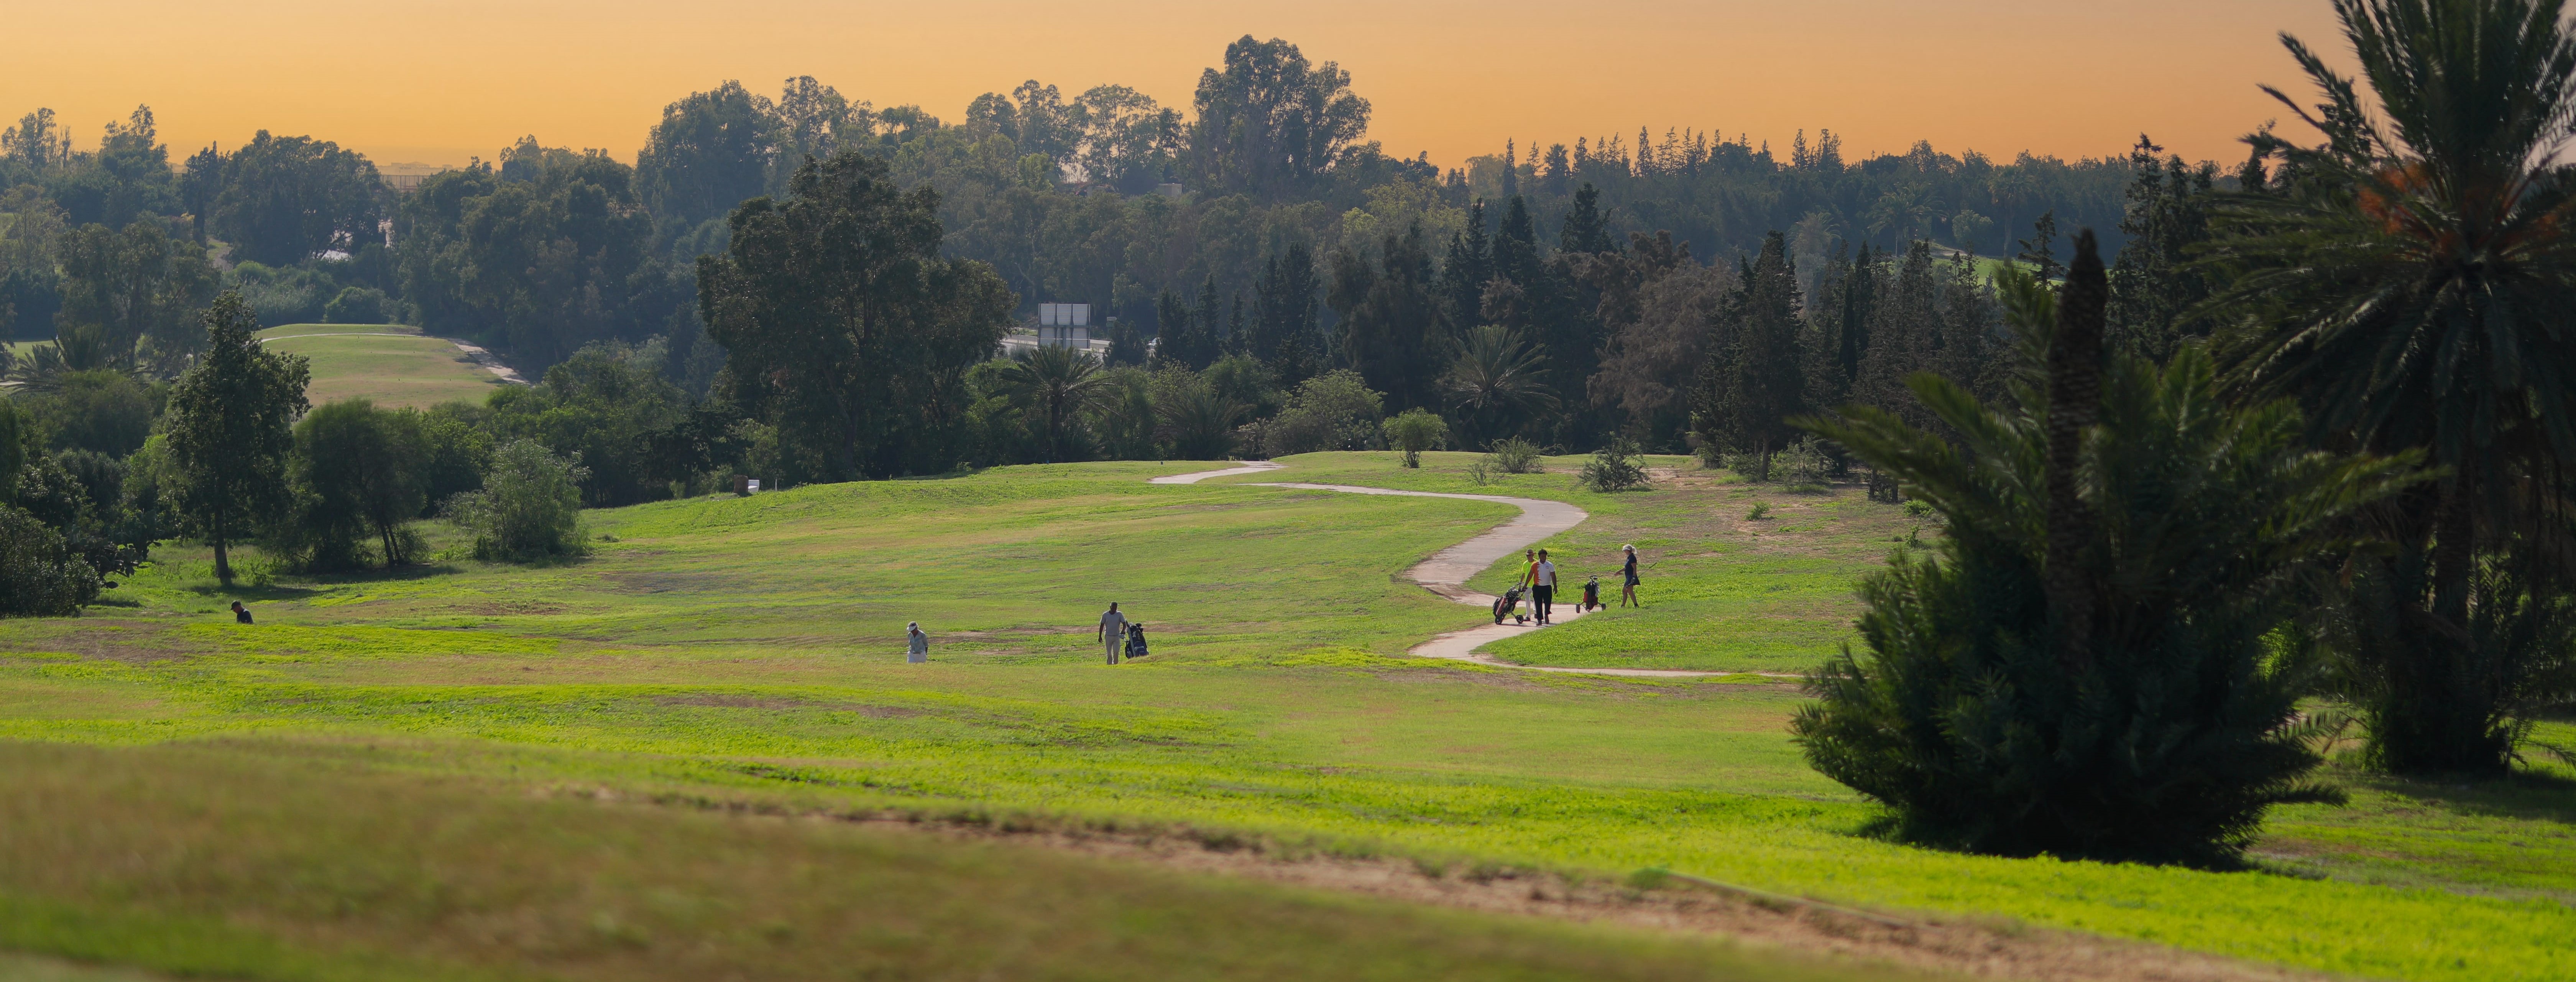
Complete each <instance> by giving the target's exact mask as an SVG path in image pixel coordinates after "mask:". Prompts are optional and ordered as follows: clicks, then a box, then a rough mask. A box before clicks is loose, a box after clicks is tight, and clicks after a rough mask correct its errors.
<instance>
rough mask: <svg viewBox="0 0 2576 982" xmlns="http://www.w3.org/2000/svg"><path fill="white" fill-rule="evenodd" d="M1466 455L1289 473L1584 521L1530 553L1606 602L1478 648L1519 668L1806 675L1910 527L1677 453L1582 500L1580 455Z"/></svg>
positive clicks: (1510, 572)
mask: <svg viewBox="0 0 2576 982" xmlns="http://www.w3.org/2000/svg"><path fill="white" fill-rule="evenodd" d="M1475 459H1476V455H1475V454H1467V453H1431V454H1424V455H1423V458H1422V467H1421V468H1420V469H1418V470H1408V469H1406V468H1404V467H1403V466H1401V463H1400V461H1399V459H1398V456H1397V455H1396V454H1394V453H1362V454H1319V455H1313V456H1312V457H1304V458H1289V463H1290V464H1291V465H1292V466H1293V467H1294V469H1295V473H1296V474H1297V477H1296V478H1295V480H1299V481H1308V482H1313V483H1345V484H1360V485H1373V486H1379V487H1401V488H1405V489H1408V490H1419V491H1448V492H1458V493H1466V494H1502V495H1514V496H1518V497H1529V498H1545V499H1553V500H1557V501H1566V502H1572V503H1574V504H1575V505H1577V506H1580V507H1581V508H1583V509H1584V510H1585V511H1587V512H1589V513H1590V514H1591V515H1592V517H1591V518H1590V519H1589V520H1587V521H1585V522H1584V523H1583V524H1582V525H1579V526H1576V527H1575V528H1574V529H1573V530H1572V531H1570V532H1567V533H1565V534H1563V535H1560V536H1557V537H1556V538H1553V539H1550V540H1548V541H1547V542H1544V543H1541V544H1540V545H1541V546H1542V547H1544V548H1546V549H1548V550H1550V552H1551V553H1552V556H1551V558H1553V559H1554V560H1555V561H1556V563H1557V567H1558V569H1559V574H1558V575H1559V577H1560V579H1561V580H1562V581H1563V582H1565V583H1567V584H1568V587H1569V592H1572V590H1574V589H1577V588H1579V587H1580V585H1581V584H1582V582H1583V580H1584V578H1585V577H1590V576H1598V577H1600V578H1601V599H1602V602H1603V603H1606V604H1609V605H1611V606H1610V608H1609V609H1608V610H1606V611H1603V612H1600V613H1597V614H1594V615H1592V616H1589V617H1585V618H1583V619H1582V620H1578V621H1572V622H1569V623H1567V624H1565V625H1564V626H1562V627H1558V628H1552V629H1550V630H1546V631H1537V632H1532V633H1529V634H1524V635H1521V636H1519V637H1515V638H1511V639H1508V640H1505V641H1502V642H1499V643H1496V644H1494V645H1492V646H1491V647H1489V648H1488V649H1487V652H1488V653H1489V654H1492V655H1494V656H1495V657H1498V658H1501V659H1503V660H1505V661H1511V662H1517V663H1520V664H1526V665H1558V666H1571V667H1579V668H1677V669H1698V670H1705V671H1743V672H1774V673H1797V672H1804V671H1806V670H1808V669H1810V668H1813V667H1815V666H1816V665H1818V664H1821V663H1822V662H1823V661H1824V660H1825V658H1826V657H1827V656H1829V655H1831V654H1833V653H1834V652H1835V651H1836V650H1838V649H1839V648H1840V647H1841V645H1842V643H1843V642H1844V641H1845V640H1846V639H1848V638H1850V637H1851V623H1852V619H1853V618H1854V617H1856V616H1858V614H1859V612H1860V602H1859V599H1858V598H1857V597H1856V596H1855V595H1854V594H1853V592H1852V582H1853V579H1854V577H1855V576H1856V575H1857V574H1858V573H1860V572H1862V571H1865V570H1867V569H1870V568H1872V567H1874V566H1877V565H1878V564H1879V563H1881V562H1882V561H1883V560H1884V558H1885V556H1886V554H1887V552H1888V550H1889V549H1890V548H1891V547H1893V546H1894V545H1895V540H1900V539H1903V538H1906V537H1907V536H1908V535H1912V534H1915V532H1916V527H1917V525H1918V524H1919V522H1918V520H1917V519H1914V518H1911V517H1908V516H1907V515H1906V514H1905V513H1904V510H1903V509H1900V508H1897V507H1895V506H1892V505H1883V504H1877V503H1874V502H1871V501H1869V500H1868V499H1867V496H1866V495H1864V494H1862V492H1861V491H1860V489H1859V488H1857V487H1853V486H1843V487H1837V488H1831V489H1824V490H1820V491H1816V492H1812V493H1793V492H1790V491H1788V490H1786V489H1784V488H1782V487H1780V486H1778V485H1747V484H1743V483H1741V482H1740V481H1738V480H1737V479H1736V477H1735V476H1734V475H1733V474H1730V473H1727V472H1725V471H1711V470H1702V469H1701V468H1700V467H1699V466H1698V465H1697V464H1696V463H1695V462H1694V461H1692V459H1691V458H1688V457H1655V458H1651V459H1650V460H1649V462H1648V463H1649V466H1651V467H1653V468H1656V469H1657V472H1658V473H1660V474H1662V475H1664V476H1663V478H1662V479H1661V480H1660V481H1659V482H1658V483H1657V486H1656V488H1655V489H1654V490H1650V491H1637V492H1623V493H1619V494H1599V493H1595V492H1592V491H1588V490H1585V489H1584V488H1583V487H1582V486H1581V484H1580V483H1578V482H1577V481H1576V479H1575V478H1576V472H1577V471H1579V470H1580V469H1581V467H1582V465H1583V463H1584V461H1585V459H1586V458H1583V457H1550V458H1546V459H1545V463H1546V465H1547V468H1548V470H1547V471H1546V472H1545V473H1540V474H1506V475H1498V476H1496V477H1494V478H1492V479H1491V480H1490V481H1489V483H1487V484H1484V485H1478V484H1477V483H1475V480H1474V478H1473V477H1471V476H1470V475H1469V473H1468V467H1469V465H1470V464H1472V463H1473V462H1474V461H1475ZM1286 479H1287V478H1273V477H1268V476H1264V475H1251V476H1245V477H1238V478H1219V479H1215V480H1217V481H1225V482H1231V483H1246V482H1257V481H1263V480H1286ZM1211 483H1213V482H1211ZM1755 502H1764V503H1768V504H1769V505H1770V506H1771V508H1770V512H1769V513H1768V515H1767V516H1766V517H1764V518H1762V519H1760V520H1748V519H1746V518H1745V515H1746V513H1747V512H1748V511H1749V510H1751V507H1752V505H1753V504H1754V503H1755ZM1623 545H1634V546H1636V547H1637V555H1638V566H1639V578H1640V579H1642V580H1643V581H1644V583H1643V584H1642V585H1641V586H1640V587H1639V588H1638V591H1637V592H1638V599H1639V600H1640V601H1642V602H1643V603H1644V604H1645V605H1646V606H1645V607H1644V608H1643V609H1622V608H1620V607H1619V606H1618V602H1619V600H1618V597H1619V567H1620V563H1621V561H1622V556H1621V553H1620V549H1619V547H1620V546H1623ZM1519 572H1520V569H1519V567H1518V566H1516V565H1514V566H1510V567H1509V568H1507V569H1506V568H1497V569H1494V570H1489V571H1487V572H1486V573H1485V574H1484V575H1483V576H1480V577H1477V578H1476V579H1475V580H1473V581H1471V584H1470V585H1472V586H1475V587H1476V588H1478V589H1481V590H1485V591H1487V592H1492V593H1499V592H1501V591H1502V589H1503V588H1504V587H1506V586H1508V585H1509V584H1510V582H1511V581H1512V579H1513V578H1514V577H1516V576H1517V575H1518V574H1519Z"/></svg>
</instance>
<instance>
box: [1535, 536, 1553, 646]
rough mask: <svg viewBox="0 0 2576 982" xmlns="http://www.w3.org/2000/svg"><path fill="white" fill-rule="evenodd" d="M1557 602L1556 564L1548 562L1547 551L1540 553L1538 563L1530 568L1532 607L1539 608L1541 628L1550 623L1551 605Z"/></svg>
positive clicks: (1543, 550) (1540, 551)
mask: <svg viewBox="0 0 2576 982" xmlns="http://www.w3.org/2000/svg"><path fill="white" fill-rule="evenodd" d="M1555 600H1556V564H1555V563H1551V562H1548V561H1547V550H1545V549H1541V550H1539V551H1538V563H1537V564H1536V565H1534V566H1531V567H1530V606H1532V607H1536V608H1538V622H1539V626H1541V627H1545V626H1546V625H1547V622H1548V610H1549V606H1548V605H1549V604H1550V603H1552V602H1554V601H1555Z"/></svg>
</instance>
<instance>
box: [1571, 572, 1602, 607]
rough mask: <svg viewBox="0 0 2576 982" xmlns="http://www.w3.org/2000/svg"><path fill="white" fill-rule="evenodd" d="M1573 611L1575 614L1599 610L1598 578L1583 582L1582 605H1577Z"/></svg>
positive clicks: (1599, 580) (1599, 587)
mask: <svg viewBox="0 0 2576 982" xmlns="http://www.w3.org/2000/svg"><path fill="white" fill-rule="evenodd" d="M1574 609H1575V611H1576V612H1577V613H1581V612H1584V611H1593V610H1600V609H1601V578H1600V577H1598V576H1595V577H1593V578H1591V579H1588V580H1585V581H1583V603H1581V604H1580V605H1577V606H1576V607H1575V608H1574Z"/></svg>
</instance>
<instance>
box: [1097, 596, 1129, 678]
mask: <svg viewBox="0 0 2576 982" xmlns="http://www.w3.org/2000/svg"><path fill="white" fill-rule="evenodd" d="M1100 640H1102V641H1104V642H1107V646H1108V648H1109V663H1110V664H1112V665H1115V664H1118V648H1119V646H1120V645H1124V644H1126V643H1127V615H1125V614H1121V613H1119V612H1118V605H1117V604H1116V603H1114V602H1113V603H1111V604H1110V605H1109V612H1108V613H1106V614H1102V615H1100Z"/></svg>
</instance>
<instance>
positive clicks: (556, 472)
mask: <svg viewBox="0 0 2576 982" xmlns="http://www.w3.org/2000/svg"><path fill="white" fill-rule="evenodd" d="M586 476H587V475H585V474H584V473H583V471H582V467H581V459H580V458H579V457H570V458H566V457H558V456H556V455H555V454H553V453H552V452H550V451H548V450H547V449H546V447H545V445H544V444H541V443H538V442H537V441H535V440H512V441H510V442H508V443H504V444H502V445H501V446H500V447H499V448H498V449H495V450H494V451H493V452H492V469H491V470H490V471H488V472H486V473H485V474H484V475H483V486H482V487H481V488H479V489H476V490H473V491H468V492H465V493H463V494H459V495H457V496H456V497H454V498H452V499H449V501H448V502H447V505H446V507H445V508H444V509H443V510H444V511H446V513H447V515H448V517H449V518H451V519H453V520H455V522H456V524H457V525H459V526H462V527H463V528H465V529H466V530H467V531H469V532H472V533H473V534H474V557H475V558H477V559H487V560H507V561H512V562H529V561H532V560H539V559H548V558H556V557H563V556H578V555H582V554H584V553H587V552H589V551H590V544H589V542H588V541H587V538H586V536H585V535H584V534H583V532H582V525H581V485H582V480H583V479H584V478H585V477H586Z"/></svg>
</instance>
